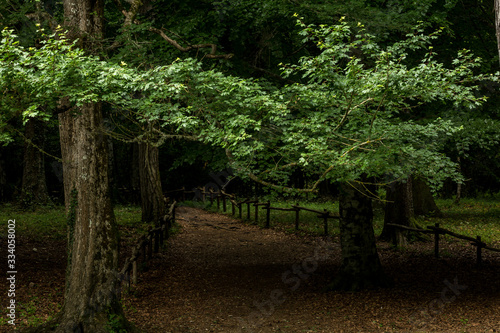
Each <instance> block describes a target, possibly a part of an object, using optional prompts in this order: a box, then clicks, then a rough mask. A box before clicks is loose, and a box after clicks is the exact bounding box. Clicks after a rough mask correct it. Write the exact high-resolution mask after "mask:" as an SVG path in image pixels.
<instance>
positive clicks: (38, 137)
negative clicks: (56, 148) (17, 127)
mask: <svg viewBox="0 0 500 333" xmlns="http://www.w3.org/2000/svg"><path fill="white" fill-rule="evenodd" d="M24 135H25V137H26V139H27V142H26V143H25V150H24V165H23V182H22V191H21V198H20V201H21V204H22V205H23V206H32V205H36V204H41V205H44V204H47V203H49V201H50V199H49V193H48V191H47V183H46V180H45V163H44V158H43V154H42V152H41V151H40V149H43V147H44V144H45V125H44V124H43V122H42V121H41V120H38V119H31V120H29V121H28V122H27V123H26V126H25V133H24Z"/></svg>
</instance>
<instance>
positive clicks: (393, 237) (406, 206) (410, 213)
mask: <svg viewBox="0 0 500 333" xmlns="http://www.w3.org/2000/svg"><path fill="white" fill-rule="evenodd" d="M386 200H387V203H386V206H385V216H384V229H383V230H382V234H381V235H380V239H381V240H385V241H388V242H393V244H394V245H396V246H400V247H404V246H406V245H408V241H409V237H410V235H411V233H412V232H411V231H408V230H403V229H400V228H396V227H392V226H388V225H387V224H400V225H404V226H407V227H411V228H416V229H417V228H419V226H418V225H417V224H416V222H415V216H420V215H431V214H432V215H433V216H441V211H440V210H439V208H438V207H437V205H436V203H435V201H434V198H433V196H432V193H431V190H430V188H429V186H428V185H427V184H426V183H425V181H424V180H423V179H422V178H419V177H414V176H410V177H408V179H407V180H406V181H405V182H398V183H393V184H391V185H390V186H388V188H387V196H386ZM415 236H416V237H421V235H420V234H416V235H415Z"/></svg>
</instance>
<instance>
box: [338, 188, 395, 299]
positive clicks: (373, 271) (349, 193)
mask: <svg viewBox="0 0 500 333" xmlns="http://www.w3.org/2000/svg"><path fill="white" fill-rule="evenodd" d="M363 192H364V188H363V187H362V186H360V185H358V184H354V183H353V184H346V183H345V184H342V186H341V197H340V224H339V225H340V244H341V246H342V265H341V267H340V271H339V273H338V275H337V276H336V278H335V279H334V281H333V282H332V283H331V284H330V285H329V288H330V289H335V290H348V291H356V290H361V289H370V288H376V287H384V286H389V285H390V284H391V281H390V279H389V278H388V277H387V276H386V275H385V273H384V271H383V268H382V265H381V263H380V259H379V256H378V252H377V246H376V243H375V235H374V231H373V210H372V202H371V198H370V197H368V196H367V195H365V194H364V193H363Z"/></svg>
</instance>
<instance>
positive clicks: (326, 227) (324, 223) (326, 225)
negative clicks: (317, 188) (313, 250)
mask: <svg viewBox="0 0 500 333" xmlns="http://www.w3.org/2000/svg"><path fill="white" fill-rule="evenodd" d="M324 211H325V212H324V213H323V226H324V229H325V236H328V214H329V213H328V210H326V209H325V210H324Z"/></svg>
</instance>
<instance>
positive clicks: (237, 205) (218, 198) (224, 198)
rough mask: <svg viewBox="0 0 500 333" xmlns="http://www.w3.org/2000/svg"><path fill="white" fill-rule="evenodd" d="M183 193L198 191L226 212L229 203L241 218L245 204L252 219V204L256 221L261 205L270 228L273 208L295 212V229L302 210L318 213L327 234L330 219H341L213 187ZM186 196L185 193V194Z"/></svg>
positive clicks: (324, 212) (309, 209) (203, 198)
mask: <svg viewBox="0 0 500 333" xmlns="http://www.w3.org/2000/svg"><path fill="white" fill-rule="evenodd" d="M183 190H184V189H181V190H176V191H172V192H179V191H183ZM183 193H186V194H189V193H197V194H198V195H200V196H201V198H202V200H203V201H206V200H207V198H208V199H209V200H210V205H213V204H214V203H215V202H217V209H218V210H220V209H221V206H222V211H223V212H224V213H226V212H227V210H228V205H231V213H232V215H233V216H236V215H237V216H238V217H239V218H240V219H243V206H244V205H246V208H247V209H246V213H247V214H246V219H247V220H249V221H250V220H251V219H252V216H251V215H252V214H251V211H252V209H251V206H253V208H254V209H253V211H254V213H253V218H254V221H255V223H257V222H258V221H259V207H261V209H262V210H265V213H266V223H265V225H264V226H265V227H266V228H269V227H270V223H271V211H272V210H277V211H288V212H295V230H299V228H300V212H301V211H308V212H313V213H316V214H318V215H317V217H318V218H319V219H321V220H322V221H323V231H324V234H325V235H328V234H329V231H328V219H339V215H338V214H336V213H333V212H330V211H328V210H326V209H325V210H322V211H321V210H317V209H311V208H307V207H302V206H299V205H298V204H297V205H291V206H290V207H289V208H283V207H273V206H271V203H270V202H269V201H265V202H259V200H258V199H248V198H247V199H243V200H238V199H237V198H236V196H234V195H232V194H229V193H226V192H224V191H218V192H215V191H213V190H212V189H209V190H208V191H206V189H205V188H197V189H195V191H185V190H184V191H183ZM183 196H185V194H184V195H183ZM236 209H238V214H236Z"/></svg>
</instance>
